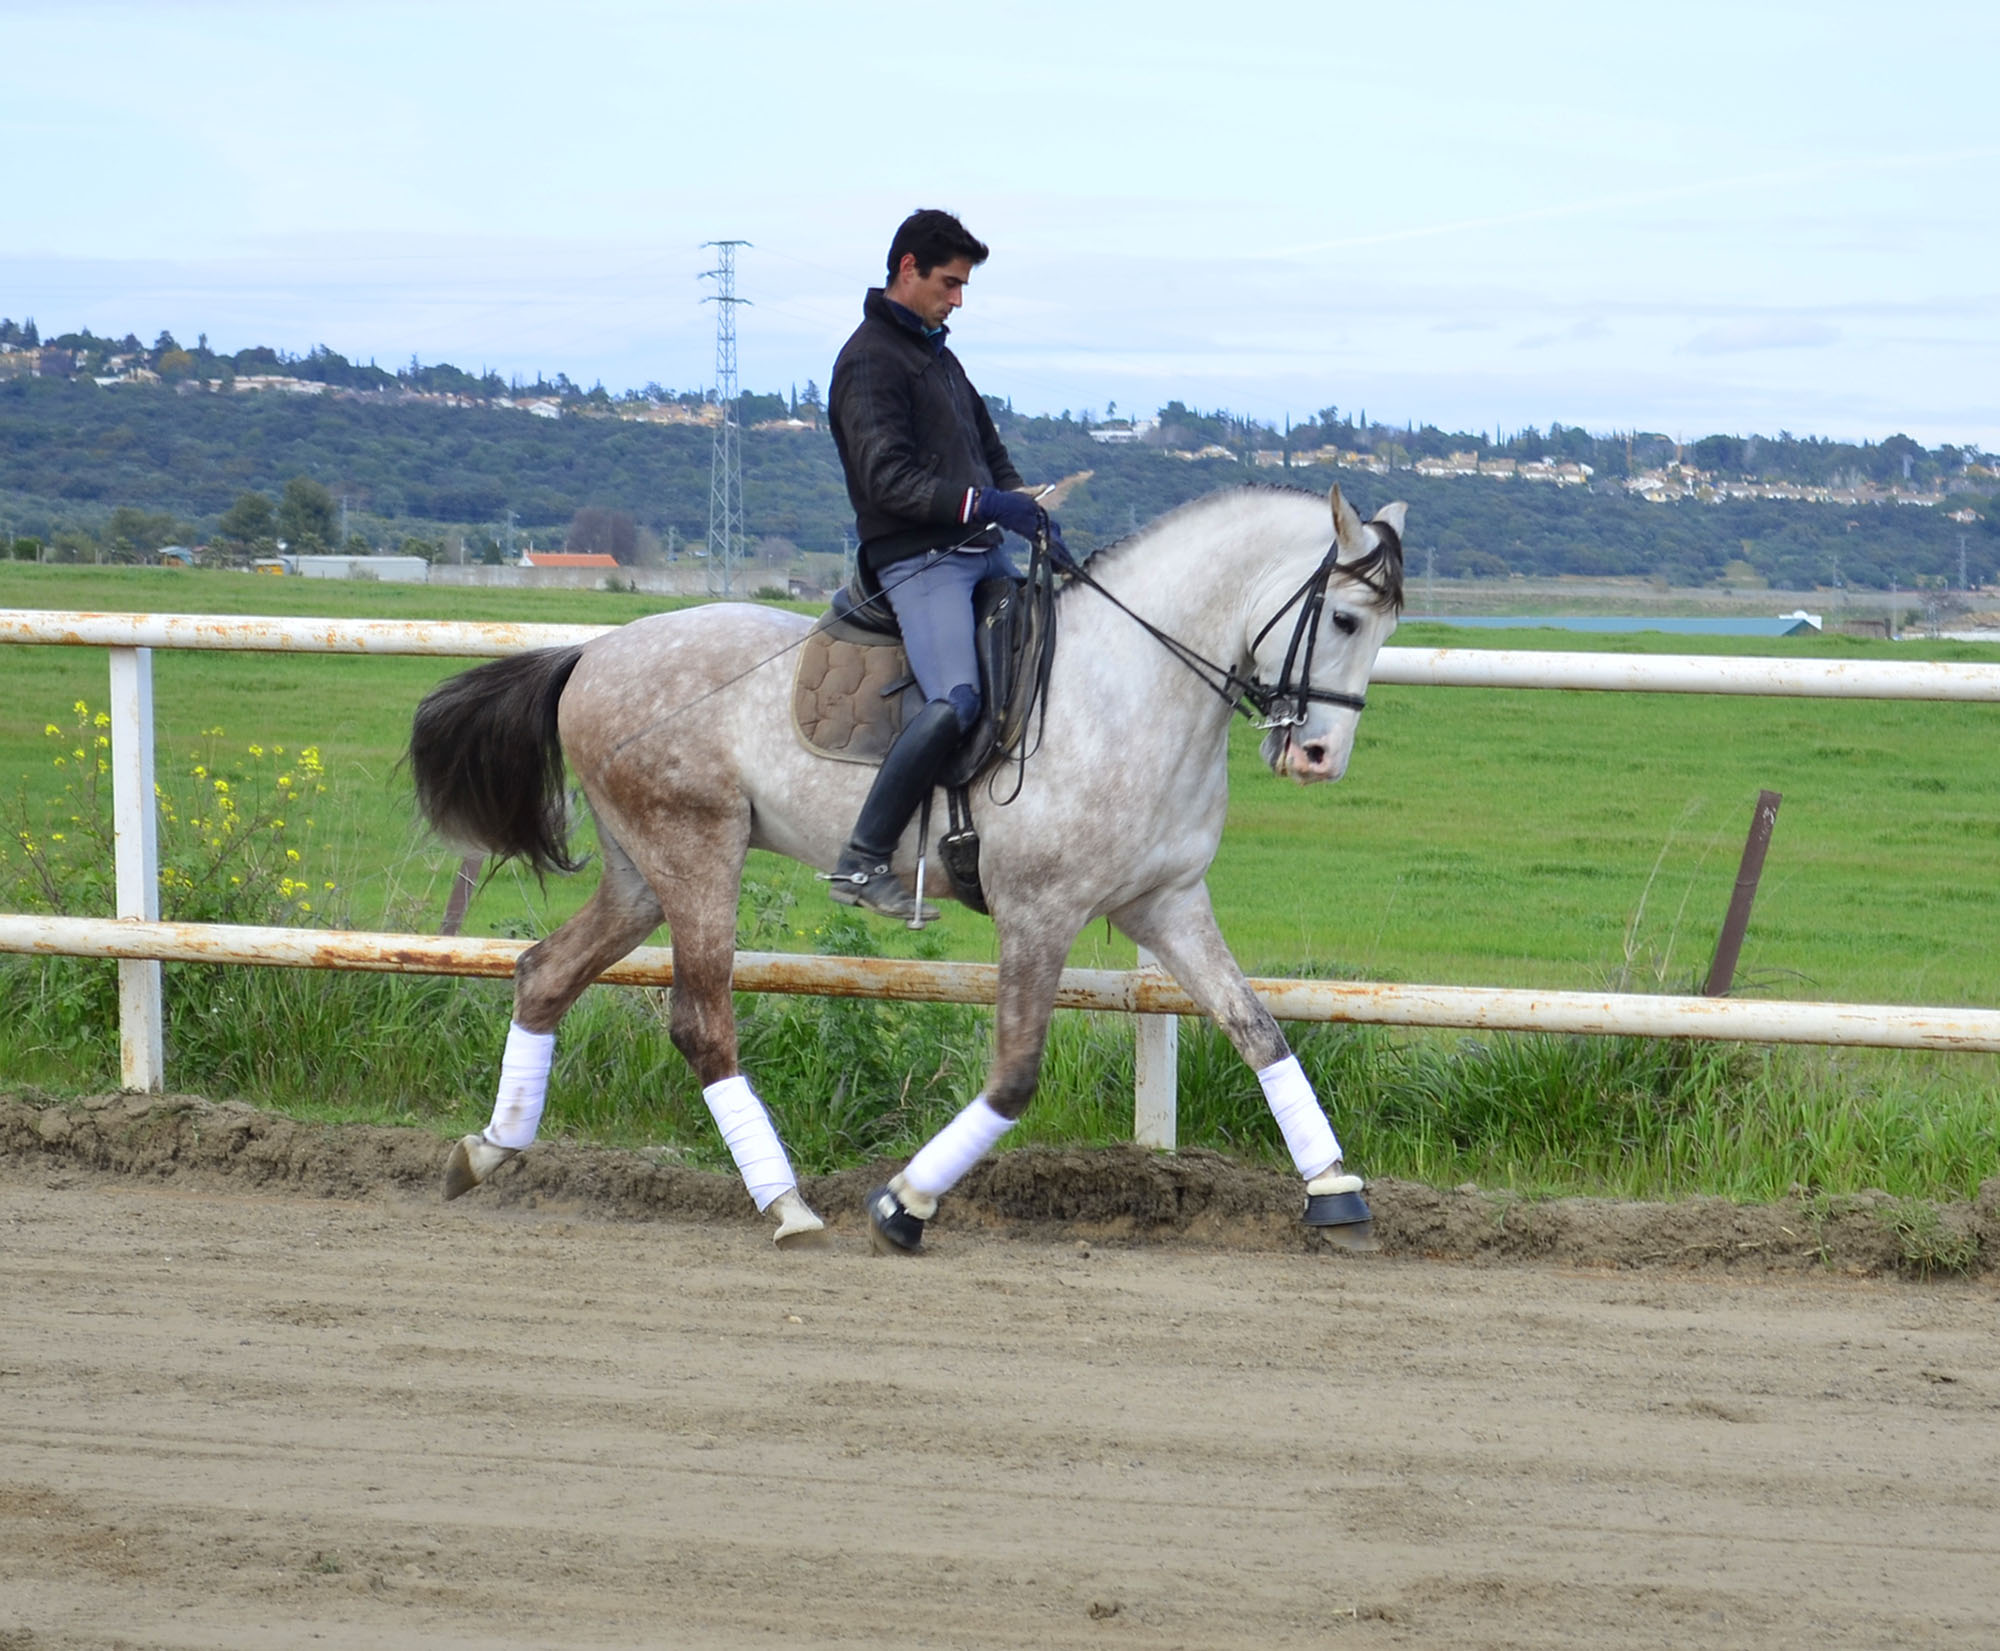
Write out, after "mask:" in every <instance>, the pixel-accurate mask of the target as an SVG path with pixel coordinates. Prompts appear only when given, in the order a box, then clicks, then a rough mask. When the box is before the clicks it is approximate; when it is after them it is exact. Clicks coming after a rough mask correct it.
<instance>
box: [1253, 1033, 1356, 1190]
mask: <svg viewBox="0 0 2000 1651" xmlns="http://www.w3.org/2000/svg"><path fill="white" fill-rule="evenodd" d="M1257 1081H1258V1082H1259V1083H1260V1084H1262V1085H1263V1086H1264V1099H1265V1100H1266V1101H1268V1102H1270V1105H1271V1116H1272V1117H1274V1118H1276V1119H1277V1120H1278V1128H1279V1129H1280V1130H1281V1131H1283V1132H1284V1137H1285V1145H1286V1146H1287V1147H1289V1148H1290V1149H1291V1154H1292V1162H1293V1163H1294V1164H1296V1165H1298V1169H1299V1174H1301V1175H1302V1176H1304V1177H1305V1178H1306V1179H1307V1180H1308V1181H1310V1180H1312V1179H1313V1177H1314V1176H1316V1175H1324V1174H1325V1173H1326V1172H1327V1171H1328V1170H1330V1169H1331V1168H1333V1166H1334V1165H1335V1164H1337V1163H1339V1162H1340V1142H1339V1141H1337V1140H1336V1139H1335V1138H1334V1134H1333V1125H1332V1124H1330V1123H1328V1122H1327V1121H1326V1112H1325V1110H1324V1109H1323V1108H1322V1107H1321V1106H1320V1104H1319V1097H1318V1096H1317V1095H1315V1094H1314V1093H1313V1086H1312V1080H1311V1079H1310V1078H1308V1077H1307V1076H1306V1072H1305V1068H1304V1067H1302V1066H1300V1065H1299V1057H1298V1056H1296V1055H1287V1056H1286V1057H1285V1058H1284V1059H1283V1060H1281V1061H1279V1062H1277V1063H1276V1064H1275V1065H1273V1066H1267V1067H1265V1068H1264V1069H1263V1070H1262V1071H1260V1072H1259V1073H1258V1074H1257Z"/></svg>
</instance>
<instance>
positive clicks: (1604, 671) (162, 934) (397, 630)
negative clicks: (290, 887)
mask: <svg viewBox="0 0 2000 1651" xmlns="http://www.w3.org/2000/svg"><path fill="white" fill-rule="evenodd" d="M608 628H609V627H605V626H594V625H511V624H480V623H469V622H454V621H442V620H440V621H429V620H363V619H294V618H262V617H240V618H239V617H225V616H216V615H203V614H124V613H66V612H43V611H36V610H20V609H0V642H14V643H27V644H38V645H56V646H72V647H75V646H81V647H100V648H106V649H108V650H110V655H111V683H110V690H111V740H112V755H111V763H112V778H113V786H112V790H113V814H114V822H115V826H116V854H117V867H116V872H117V878H116V883H117V907H118V910H117V916H116V917H115V918H113V919H105V918H66V917H36V916H20V915H0V952H20V953H32V954H42V955H64V956H74V957H104V958H116V959H118V960H119V1020H120V1049H121V1068H122V1076H123V1082H124V1084H125V1086H126V1087H127V1088H128V1089H141V1090H158V1089H160V1088H161V1087H162V1086H163V1084H164V1081H165V1069H164V1057H163V1043H164V1039H163V1033H162V1025H163V1017H162V1004H161V990H160V964H161V963H162V962H163V961H164V962H190V963H222V964H257V965H266V966H277V967H289V968H325V969H366V970H377V971H391V972H403V973H420V974H450V975H466V976H499V977H505V976H509V975H511V974H512V973H513V968H514V963H515V960H516V959H517V958H518V957H519V956H520V954H521V952H522V951H524V950H525V949H526V943H524V942H519V941H506V940H478V939H464V938H460V937H457V936H441V935H407V934H368V933H358V932H346V931H327V930H316V929H275V928H251V927H245V926H230V925H219V924H194V923H162V922H160V921H159V853H158V846H157V840H156V836H155V833H156V820H157V814H156V810H155V808H154V806H153V704H152V699H153V693H152V650H153V649H155V648H174V649H220V650H227V651H235V652H263V653H328V654H405V655H408V654H428V655H439V656H448V657H460V658H480V657H486V658H495V657H499V656H501V655H505V654H512V653H519V652H523V651H526V650H528V649H530V648H541V647H551V646H561V645H567V644H570V643H575V642H583V641H588V640H589V639H590V638H591V637H593V636H597V635H601V634H602V633H603V632H604V631H605V630H606V629H608ZM1373 680H1374V681H1376V682H1378V683H1397V684H1414V685H1428V686H1452V687H1481V688H1561V689H1584V690H1609V691H1621V692H1635V691H1636V692H1647V693H1687V694H1764V695H1779V696H1788V697H1802V698H1817V699H1932V700H1980V701H1995V700H2000V665H1985V664H1944V663H1937V662H1932V661H1919V660H1912V661H1908V662H1898V661H1882V660H1867V661H1848V660H1819V659H1765V658H1739V657H1711V656H1705V655H1671V654H1659V655H1644V654H1571V653H1555V652H1524V651H1512V650H1498V649H1478V648H1435V649H1430V648H1384V649H1383V650H1382V653H1381V655H1380V657H1379V658H1378V660H1377V662H1376V668H1375V672H1374V677H1373ZM1141 962H1142V965H1147V964H1150V959H1147V958H1145V957H1144V955H1143V954H1142V957H1141ZM603 978H604V979H605V980H606V981H609V982H612V983H615V984H625V985H671V984H672V981H673V953H672V950H671V949H670V948H664V947H642V948H640V949H639V950H638V951H636V952H634V953H632V955H631V956H630V957H628V958H626V959H625V960H624V961H622V962H621V963H619V964H617V965H615V966H614V967H613V968H611V969H609V970H607V971H606V972H605V974H604V976H603ZM996 982H997V972H996V970H995V969H994V967H993V965H991V964H979V963H924V962H917V961H913V960H908V959H897V958H834V957H813V956H794V955H791V954H786V953H760V952H741V953H738V954H737V959H736V973H735V985H736V989H737V990H738V991H745V992H790V993H804V994H821V995H832V996H845V997H873V998H899V999H905V1000H923V1001H931V1002H948V1003H991V1002H992V1001H994V995H995V986H996ZM1252 984H1253V985H1254V986H1255V987H1256V989H1257V992H1258V994H1259V996H1261V997H1262V998H1263V999H1264V1001H1265V1002H1266V1004H1267V1005H1268V1006H1269V1007H1270V1009H1271V1011H1272V1012H1273V1013H1274V1014H1275V1015H1277V1016H1278V1017H1279V1018H1280V1019H1281V1020H1295V1021H1339V1022H1352V1023H1365V1024H1374V1025H1395V1026H1438V1027H1460V1028H1477V1029H1485V1030H1489V1031H1539V1032H1561V1033H1582V1034H1622V1035H1627V1036H1640V1037H1692V1038H1713V1039H1725V1040H1742V1041H1746V1042H1757V1043H1814V1044H1848V1045H1869V1046H1875V1047H1881V1048H1897V1049H1957V1050H1985V1051H2000V1011H1994V1010H1984V1009H1950V1008H1924V1007H1905V1006H1897V1005H1885V1004H1840V1003H1784V1002H1769V1001H1750V1002H1744V1001H1739V1000H1736V999H1730V998H1705V997H1700V998H1687V997H1654V996H1643V995H1638V994H1631V993H1591V992H1537V991H1518V990H1508V989H1505V988H1499V987H1472V986H1400V985H1387V984H1381V983H1369V982H1349V981H1309V980H1258V981H1255V982H1253V983H1252ZM1057 1003H1058V1005H1059V1006H1060V1007H1063V1008H1074V1009H1098V1010H1110V1011H1116V1012H1119V1013H1124V1014H1131V1015H1137V1016H1140V1017H1143V1018H1142V1019H1141V1021H1140V1024H1139V1045H1138V1062H1137V1097H1136V1106H1135V1115H1134V1134H1135V1137H1136V1138H1137V1139H1138V1140H1140V1141H1141V1142H1143V1143H1145V1144H1148V1145H1155V1146H1166V1147H1171V1146H1172V1145H1173V1143H1174V1135H1175V1117H1174V1114H1175V1101H1174V1036H1173V1028H1174V1024H1175V1023H1174V1021H1173V1020H1172V1019H1170V1018H1166V1017H1172V1016H1176V1015H1182V1014H1189V1013H1192V1012H1193V1009H1194V1006H1193V1005H1192V1004H1191V1003H1190V1002H1189V1001H1188V999H1187V997H1186V996H1185V995H1184V994H1183V993H1182V992H1181V990H1180V988H1179V987H1178V986H1176V985H1175V984H1174V983H1173V982H1172V981H1171V980H1169V979H1167V978H1166V977H1165V976H1164V975H1162V974H1161V973H1159V972H1158V970H1157V969H1155V968H1152V967H1149V966H1142V967H1141V968H1139V969H1137V970H1130V971H1118V970H1102V969H1070V970H1066V971H1065V972H1064V974H1063V977H1062V986H1061V989H1060V993H1059V995H1058V998H1057Z"/></svg>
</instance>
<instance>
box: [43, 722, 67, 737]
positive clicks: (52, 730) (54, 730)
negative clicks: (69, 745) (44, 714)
mask: <svg viewBox="0 0 2000 1651" xmlns="http://www.w3.org/2000/svg"><path fill="white" fill-rule="evenodd" d="M42 732H43V733H45V734H47V735H49V736H51V737H52V738H54V739H61V738H62V730H61V729H60V728H58V727H57V726H56V725H55V724H54V723H53V722H52V723H50V724H49V725H48V727H46V728H44V729H43V730H42Z"/></svg>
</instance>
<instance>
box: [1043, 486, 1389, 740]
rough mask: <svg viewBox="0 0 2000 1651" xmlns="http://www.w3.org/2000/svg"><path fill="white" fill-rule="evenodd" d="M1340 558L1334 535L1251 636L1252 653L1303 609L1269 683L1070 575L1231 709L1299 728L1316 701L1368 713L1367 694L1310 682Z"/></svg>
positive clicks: (1269, 724) (1268, 724)
mask: <svg viewBox="0 0 2000 1651" xmlns="http://www.w3.org/2000/svg"><path fill="white" fill-rule="evenodd" d="M1372 525H1373V526H1374V528H1375V530H1376V532H1378V533H1380V534H1383V535H1384V536H1385V538H1386V539H1387V540H1388V541H1389V542H1390V544H1391V545H1393V547H1394V548H1395V549H1396V550H1397V551H1399V552H1400V550H1401V548H1402V546H1401V543H1400V541H1399V540H1397V539H1396V535H1395V530H1394V529H1392V528H1391V527H1390V526H1389V525H1388V523H1386V522H1376V523H1374V524H1372ZM1339 556H1340V542H1339V540H1337V539H1336V540H1335V541H1334V542H1333V543H1332V544H1330V545H1328V546H1327V547H1326V554H1325V555H1324V556H1323V557H1321V558H1320V563H1319V566H1318V567H1316V568H1314V569H1313V571H1312V572H1311V573H1309V574H1307V575H1306V579H1305V582H1304V583H1303V584H1302V585H1300V586H1299V588H1298V589H1297V590H1295V591H1293V592H1292V594H1291V595H1290V596H1288V597H1287V598H1286V599H1285V601H1284V604H1283V605H1282V606H1281V607H1280V608H1279V609H1278V611H1277V612H1276V613H1274V614H1272V615H1271V617H1270V618H1269V619H1268V620H1266V621H1265V622H1264V628H1263V629H1262V630H1260V631H1259V632H1258V633H1257V635H1256V637H1255V638H1254V639H1253V640H1252V642H1251V644H1250V652H1251V654H1252V655H1253V656H1254V655H1255V654H1256V651H1257V645H1258V644H1259V643H1261V642H1262V641H1263V640H1264V638H1265V637H1267V636H1269V635H1270V634H1271V630H1272V627H1273V626H1275V625H1276V624H1277V623H1278V621H1279V620H1281V619H1283V618H1284V617H1285V615H1286V614H1288V613H1290V612H1291V611H1292V609H1293V608H1297V609H1298V610H1299V616H1298V619H1297V620H1296V621H1295V622H1294V623H1293V625H1292V639H1291V642H1290V643H1289V644H1288V645H1287V646H1286V648H1285V663H1284V665H1283V667H1282V668H1281V669H1280V670H1279V672H1278V680H1277V681H1276V682H1275V683H1270V684H1266V683H1263V682H1259V681H1258V680H1257V678H1256V677H1254V676H1247V677H1246V676H1244V675H1242V674H1241V673H1240V672H1238V671H1237V670H1236V669H1235V668H1234V667H1232V666H1224V665H1218V664H1216V662H1215V661H1214V660H1212V659H1209V658H1207V657H1206V656H1204V655H1202V654H1199V653H1197V652H1196V651H1195V650H1194V649H1193V648H1190V647H1189V646H1188V645H1187V644H1186V643H1185V642H1183V641H1181V640H1180V639H1179V638H1178V637H1175V636H1171V635H1169V634H1168V633H1167V632H1166V631H1163V630H1161V629H1160V627H1159V626H1157V625H1155V624H1154V623H1153V622H1152V621H1151V620H1150V619H1148V618H1146V617H1145V616H1144V615H1143V614H1139V613H1134V612H1133V611H1132V609H1131V608H1129V607H1127V606H1126V605H1125V604H1124V603H1123V602H1121V601H1119V599H1118V598H1117V597H1116V596H1114V595H1112V594H1111V592H1110V591H1108V590H1106V589H1105V588H1104V587H1103V586H1102V585H1101V584H1099V583H1098V582H1097V580H1095V579H1094V578H1092V577H1091V575H1090V574H1089V572H1088V571H1087V570H1085V569H1083V568H1078V569H1077V570H1076V571H1075V572H1074V573H1072V574H1071V575H1070V578H1071V579H1072V580H1074V581H1075V582H1076V583H1078V584H1081V585H1088V586H1089V587H1090V588H1091V589H1092V590H1094V591H1096V592H1097V594H1098V595H1099V596H1101V597H1103V598H1104V600H1105V601H1107V602H1109V603H1110V604H1111V605H1112V606H1113V607H1114V608H1116V609H1118V611H1119V612H1121V613H1123V614H1124V615H1125V616H1126V617H1127V618H1129V619H1130V620H1131V621H1132V622H1133V623H1134V624H1136V625H1137V626H1138V627H1139V628H1140V629H1141V630H1142V631H1144V632H1145V633H1146V634H1147V635H1148V636H1150V637H1151V638H1152V639H1153V640H1154V641H1155V642H1157V643H1159V644H1160V646H1161V647H1163V648H1165V649H1166V650H1167V652H1168V653H1169V654H1171V655H1173V657H1174V658H1175V659H1177V660H1179V661H1180V662H1181V664H1183V665H1185V666H1186V667H1187V668H1188V669H1189V670H1190V671H1191V672H1193V673H1194V676H1195V678H1196V680H1197V681H1199V682H1200V683H1201V685H1202V686H1203V687H1204V688H1206V689H1208V691H1209V692H1210V693H1212V694H1214V695H1215V696H1216V698H1218V699H1219V700H1221V701H1222V703H1223V704H1225V705H1227V706H1228V707H1229V709H1230V710H1232V711H1237V712H1241V713H1242V715H1244V716H1245V717H1248V718H1249V719H1250V721H1251V722H1252V723H1253V724H1255V726H1257V727H1258V728H1263V729H1270V728H1296V727H1298V726H1299V725H1300V724H1301V723H1303V722H1304V721H1305V720H1306V714H1307V708H1308V707H1309V706H1312V705H1339V706H1343V707H1345V708H1346V709H1347V710H1350V711H1364V710H1366V709H1367V708H1368V700H1367V696H1366V695H1363V694H1343V693H1340V692H1338V691H1337V690H1335V689H1332V688H1315V687H1313V686H1312V662H1313V652H1314V650H1315V649H1316V648H1317V646H1318V644H1319V621H1320V615H1321V614H1322V613H1323V612H1324V611H1325V608H1326V592H1327V587H1328V586H1329V585H1330V584H1331V583H1332V582H1333V576H1334V574H1335V573H1336V572H1337V571H1338V569H1339V560H1338V559H1339ZM1294 669H1296V671H1297V673H1298V674H1297V678H1296V680H1294V677H1293V671H1294ZM1246 703H1247V704H1248V705H1249V706H1251V707H1254V708H1255V714H1254V715H1253V714H1252V712H1251V711H1250V710H1248V709H1245V706H1246ZM1260 719H1261V720H1260Z"/></svg>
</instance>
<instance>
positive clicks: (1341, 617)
mask: <svg viewBox="0 0 2000 1651" xmlns="http://www.w3.org/2000/svg"><path fill="white" fill-rule="evenodd" d="M1333 625H1334V629H1335V630H1337V631H1339V632H1340V634H1341V635H1342V636H1352V635H1353V634H1354V633H1355V632H1356V631H1358V630H1360V629H1361V621H1360V620H1358V619H1356V618H1355V617H1354V615H1353V614H1351V613H1336V614H1334V616H1333Z"/></svg>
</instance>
